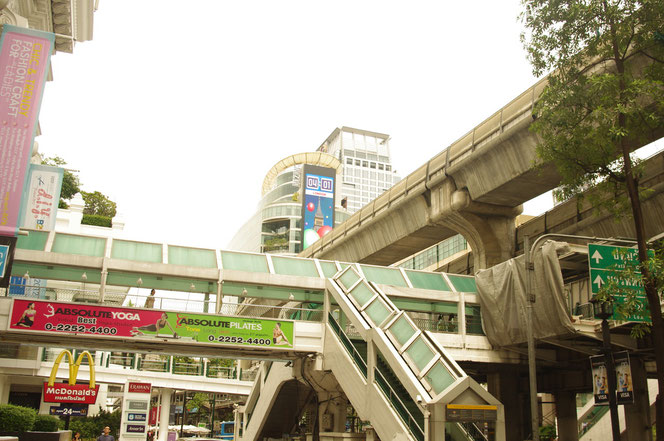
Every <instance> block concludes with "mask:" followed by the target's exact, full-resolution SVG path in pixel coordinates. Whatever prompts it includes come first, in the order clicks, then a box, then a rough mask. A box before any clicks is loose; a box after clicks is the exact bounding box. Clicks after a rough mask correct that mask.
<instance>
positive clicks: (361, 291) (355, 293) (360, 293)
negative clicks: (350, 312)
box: [350, 282, 374, 306]
mask: <svg viewBox="0 0 664 441" xmlns="http://www.w3.org/2000/svg"><path fill="white" fill-rule="evenodd" d="M350 295H351V296H352V297H353V298H354V299H355V301H356V302H357V303H358V305H360V306H364V305H365V304H366V303H367V302H368V301H369V300H370V299H371V298H372V297H373V296H374V292H373V291H372V290H371V289H369V287H368V286H367V285H366V283H364V282H362V283H360V284H359V285H357V286H356V287H355V288H353V290H352V291H351V292H350Z"/></svg>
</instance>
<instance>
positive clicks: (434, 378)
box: [424, 362, 454, 394]
mask: <svg viewBox="0 0 664 441" xmlns="http://www.w3.org/2000/svg"><path fill="white" fill-rule="evenodd" d="M424 379H425V380H426V381H427V382H428V383H429V384H430V385H431V387H433V390H434V392H435V393H437V394H439V393H441V392H442V391H444V390H445V389H447V387H448V386H449V385H450V384H452V383H454V377H453V376H452V374H450V372H449V371H448V370H447V368H446V367H445V365H444V364H443V363H442V362H438V363H436V364H434V365H433V367H432V368H431V370H430V371H429V372H428V373H427V374H426V375H425V376H424Z"/></svg>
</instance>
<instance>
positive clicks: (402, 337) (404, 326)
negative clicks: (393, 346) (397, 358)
mask: <svg viewBox="0 0 664 441" xmlns="http://www.w3.org/2000/svg"><path fill="white" fill-rule="evenodd" d="M390 332H391V333H392V335H394V337H395V338H396V339H397V341H398V342H399V343H400V344H401V345H402V346H403V345H404V344H405V343H406V342H407V341H408V340H410V338H411V337H412V336H413V334H415V328H413V326H412V325H411V324H410V323H409V322H408V319H406V317H405V316H404V315H402V316H401V317H399V318H398V319H397V320H396V321H395V322H394V323H393V324H392V326H390Z"/></svg>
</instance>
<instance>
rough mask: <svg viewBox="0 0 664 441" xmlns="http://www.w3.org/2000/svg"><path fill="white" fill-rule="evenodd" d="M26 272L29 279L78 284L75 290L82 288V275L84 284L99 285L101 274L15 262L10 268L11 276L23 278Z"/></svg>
mask: <svg viewBox="0 0 664 441" xmlns="http://www.w3.org/2000/svg"><path fill="white" fill-rule="evenodd" d="M28 271H29V272H30V277H32V278H35V279H54V280H70V281H72V282H78V283H80V285H79V286H78V288H76V289H80V288H83V281H82V280H81V276H82V275H83V273H85V275H86V276H87V280H86V283H99V282H100V281H101V273H100V272H99V271H94V270H91V269H89V268H74V267H66V266H51V265H34V264H24V263H21V262H16V263H14V265H13V266H12V275H13V276H23V275H24V274H25V273H26V272H28Z"/></svg>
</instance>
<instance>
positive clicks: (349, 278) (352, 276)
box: [339, 269, 360, 290]
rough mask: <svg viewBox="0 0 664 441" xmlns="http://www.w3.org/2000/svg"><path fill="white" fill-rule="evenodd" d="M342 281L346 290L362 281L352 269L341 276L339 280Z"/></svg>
mask: <svg viewBox="0 0 664 441" xmlns="http://www.w3.org/2000/svg"><path fill="white" fill-rule="evenodd" d="M339 280H340V281H341V284H342V285H343V286H344V287H345V288H346V290H348V289H350V287H351V286H353V284H354V283H355V282H357V281H358V280H360V276H358V275H357V274H356V273H355V271H353V270H352V269H349V270H348V271H346V272H345V273H343V274H342V275H341V277H340V278H339Z"/></svg>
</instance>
